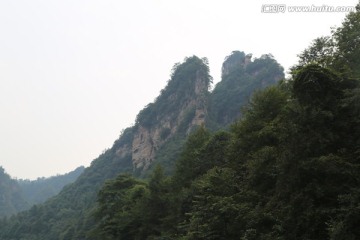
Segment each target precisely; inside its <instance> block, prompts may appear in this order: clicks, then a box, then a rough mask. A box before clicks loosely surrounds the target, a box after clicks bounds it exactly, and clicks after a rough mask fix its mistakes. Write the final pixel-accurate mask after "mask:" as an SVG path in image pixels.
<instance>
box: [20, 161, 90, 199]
mask: <svg viewBox="0 0 360 240" xmlns="http://www.w3.org/2000/svg"><path fill="white" fill-rule="evenodd" d="M84 169H85V168H84V167H83V166H81V167H78V168H76V169H75V170H73V171H71V172H69V173H66V174H63V175H57V176H53V177H49V178H44V177H42V178H38V179H36V180H33V181H31V180H22V179H20V180H17V182H18V185H19V187H20V190H21V192H22V194H23V196H24V198H25V199H26V201H27V202H28V203H29V205H30V206H32V205H35V204H39V203H43V202H45V201H46V200H47V199H49V198H50V197H52V196H55V195H56V194H58V193H59V192H60V191H61V189H62V188H63V187H64V186H65V185H67V184H69V183H72V182H74V181H75V180H76V179H77V178H78V177H79V176H80V174H81V173H82V172H83V171H84Z"/></svg>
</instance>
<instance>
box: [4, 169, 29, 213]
mask: <svg viewBox="0 0 360 240" xmlns="http://www.w3.org/2000/svg"><path fill="white" fill-rule="evenodd" d="M28 207H29V204H28V202H27V201H26V200H25V198H24V196H23V193H22V191H21V188H20V186H19V185H18V183H17V181H16V180H14V179H11V177H10V176H9V175H8V174H7V173H6V172H5V170H4V168H2V167H0V217H3V216H9V215H11V214H14V213H17V212H19V211H22V210H25V209H27V208H28Z"/></svg>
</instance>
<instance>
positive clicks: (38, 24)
mask: <svg viewBox="0 0 360 240" xmlns="http://www.w3.org/2000/svg"><path fill="white" fill-rule="evenodd" d="M245 2H246V3H245ZM339 2H341V4H339ZM268 3H274V1H267V0H256V1H240V0H234V1H233V0H222V1H220V0H134V1H130V0H129V1H121V0H75V1H74V0H32V1H29V0H2V1H0V34H1V35H0V166H3V167H4V168H5V170H6V171H7V172H8V173H9V174H10V175H11V176H13V177H17V178H30V179H34V178H36V177H41V176H50V175H55V174H58V173H59V174H60V173H65V172H69V171H71V170H73V169H75V168H76V167H78V166H80V165H85V166H88V165H89V163H90V162H91V161H92V160H93V159H95V158H96V157H97V156H98V155H99V154H100V153H101V152H102V151H103V150H104V149H105V148H108V147H111V145H112V143H113V142H114V140H116V139H117V138H118V136H119V134H120V132H121V130H122V129H124V128H126V127H128V126H130V125H131V124H133V122H134V120H135V116H136V114H137V113H138V111H139V110H141V109H142V108H143V107H144V106H145V105H146V104H148V103H149V102H151V101H153V100H154V98H155V97H156V96H157V95H158V94H159V92H160V90H161V89H162V88H163V87H164V86H165V85H166V82H167V80H168V79H169V74H170V71H171V68H172V66H173V65H174V63H176V62H181V61H182V60H183V59H184V57H186V56H191V55H194V54H195V55H198V56H199V57H208V59H209V62H210V68H211V75H212V76H213V77H214V82H218V81H219V80H220V69H221V64H222V62H223V60H224V58H225V57H226V56H227V55H229V54H230V53H231V51H233V50H242V51H245V52H246V53H253V55H254V56H255V57H257V56H260V55H261V54H264V53H272V54H273V55H274V56H275V58H276V59H277V60H278V61H279V62H280V64H282V65H283V66H284V67H285V69H288V67H289V66H291V65H293V64H294V63H295V62H296V59H297V58H296V55H297V54H298V53H300V52H301V51H302V50H303V49H304V48H305V47H307V46H308V45H309V44H310V42H311V40H313V39H314V38H316V37H319V36H323V35H328V34H329V33H330V27H332V26H339V25H340V24H341V21H342V19H343V18H344V16H345V13H290V12H288V11H286V12H285V13H278V14H275V13H262V12H261V8H262V5H263V4H268ZM275 3H277V4H286V5H287V6H290V5H301V6H306V5H310V6H311V5H316V6H321V5H323V4H326V5H330V6H339V5H341V6H355V5H356V3H357V1H356V0H343V1H332V0H323V1H321V0H312V1H304V0H302V1H298V0H291V1H289V0H288V1H285V0H282V1H281V0H278V1H275Z"/></svg>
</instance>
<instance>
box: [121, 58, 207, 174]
mask: <svg viewBox="0 0 360 240" xmlns="http://www.w3.org/2000/svg"><path fill="white" fill-rule="evenodd" d="M210 82H211V78H210V76H209V71H208V66H207V64H206V59H199V58H198V57H195V56H193V57H190V58H186V59H185V61H184V63H182V64H177V65H176V66H175V67H174V71H173V73H172V76H171V79H170V80H169V82H168V85H167V86H166V87H165V89H163V90H162V91H161V94H160V96H159V97H158V98H157V99H156V100H155V101H154V102H153V103H151V104H149V105H147V106H146V107H145V108H144V109H143V110H142V111H141V112H140V113H139V115H138V116H137V120H136V124H135V126H134V128H133V138H132V142H131V144H129V143H127V144H124V145H121V146H119V147H118V149H117V150H116V153H117V155H118V156H125V155H128V154H131V159H132V163H133V167H134V171H135V172H139V171H146V170H147V169H148V168H149V166H150V164H151V163H152V162H153V161H154V160H155V158H156V153H157V150H158V149H160V148H161V147H162V146H163V144H164V143H165V142H166V141H167V140H168V139H170V138H172V137H174V136H175V135H178V134H182V135H186V134H188V133H189V132H190V131H191V130H192V129H193V128H194V127H196V126H200V125H202V124H204V123H205V118H206V115H207V104H206V103H207V97H208V94H209V92H208V89H209V84H210Z"/></svg>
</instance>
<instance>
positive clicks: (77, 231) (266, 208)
mask: <svg viewBox="0 0 360 240" xmlns="http://www.w3.org/2000/svg"><path fill="white" fill-rule="evenodd" d="M359 10H360V9H359V6H358V7H357V11H356V12H354V13H350V14H349V15H348V17H347V18H346V20H345V22H344V24H343V26H341V27H340V28H338V29H336V30H335V31H334V33H333V35H332V36H331V37H325V38H320V39H318V40H316V41H315V42H314V45H313V46H311V47H310V49H308V50H306V51H305V52H304V53H303V54H302V55H301V56H300V63H299V65H298V66H296V67H294V68H293V72H292V77H291V78H290V79H288V80H287V81H282V82H280V83H278V84H277V85H276V86H273V87H269V88H266V89H265V90H264V91H258V92H256V93H255V94H254V96H253V98H252V99H251V100H250V101H249V100H248V99H249V96H250V95H251V93H252V92H253V91H254V90H255V89H257V88H264V87H266V86H267V85H269V84H271V83H274V82H276V81H277V80H279V79H281V78H282V77H283V70H282V68H281V67H279V65H278V64H277V63H276V61H275V60H274V59H273V57H272V56H271V55H264V56H262V57H260V58H259V59H255V60H254V61H250V56H249V55H247V56H246V55H245V54H244V53H242V52H233V53H232V55H231V56H229V57H227V59H226V64H225V65H224V68H223V80H222V81H221V82H220V83H219V84H218V85H217V86H216V87H215V89H214V91H213V92H212V93H211V96H209V98H208V100H209V102H208V103H206V104H209V106H210V107H209V108H208V114H209V116H210V120H209V122H207V123H206V124H207V126H211V127H212V129H217V128H220V127H224V126H226V125H228V124H229V123H231V122H232V121H233V120H234V119H236V118H237V117H238V116H240V115H239V112H240V106H243V105H244V103H245V102H246V103H247V102H249V105H248V107H246V108H245V109H244V112H243V118H242V119H241V120H238V121H237V122H236V123H234V124H233V125H232V126H231V127H230V129H229V130H228V131H219V132H216V133H211V132H209V130H207V129H205V127H200V128H199V129H197V130H195V131H194V132H193V133H192V134H191V135H190V136H189V137H188V138H187V140H186V141H185V136H186V134H188V130H189V128H187V127H188V124H187V123H186V122H187V121H191V117H188V118H186V117H184V116H187V115H189V116H193V109H190V108H189V109H188V112H187V114H185V115H183V117H184V119H187V120H186V121H184V122H185V123H184V126H185V127H184V128H183V131H182V132H181V133H179V134H175V135H174V136H172V137H171V138H169V137H168V136H169V135H168V130H166V129H164V132H163V133H162V134H161V135H162V138H163V139H166V143H165V144H164V145H162V147H161V148H160V149H159V152H158V153H159V154H160V155H159V156H158V158H157V159H158V160H159V161H160V162H161V163H165V164H164V165H165V167H166V169H165V170H163V169H162V168H161V167H156V168H152V169H153V172H152V173H151V174H150V176H149V178H148V179H146V180H139V179H136V178H134V177H133V176H130V175H124V174H122V175H119V174H120V173H124V172H128V173H131V172H132V164H131V153H129V154H127V155H126V156H124V155H121V154H118V153H117V150H118V149H121V148H126V147H129V146H131V142H132V139H133V133H134V130H136V128H137V127H139V126H142V127H152V126H155V125H156V124H159V122H158V120H159V118H161V117H164V116H166V117H167V118H169V119H173V118H175V117H176V116H175V115H176V110H175V111H172V110H171V109H174V108H175V109H178V108H180V107H182V106H184V105H186V104H187V103H188V102H187V101H188V100H189V99H192V98H191V96H193V95H194V91H195V88H193V87H194V86H193V85H192V84H193V82H194V81H193V80H194V79H196V78H198V77H204V80H205V83H206V84H209V83H210V81H211V78H210V76H209V75H208V67H207V64H208V63H207V60H206V59H199V58H197V57H191V58H188V59H186V60H185V63H186V64H185V63H182V64H177V65H175V66H174V69H173V72H172V75H171V81H169V83H168V85H167V87H166V88H165V89H164V90H163V91H162V92H161V94H160V96H159V97H158V99H157V101H156V102H154V103H153V104H150V105H149V106H148V107H146V108H145V109H144V110H143V111H142V112H140V113H139V115H138V117H137V120H136V125H135V126H134V127H133V128H129V129H126V130H125V131H124V132H123V133H122V137H121V138H120V139H119V140H117V141H116V142H115V143H114V146H113V147H112V148H111V149H109V150H107V151H105V152H104V153H103V154H102V155H100V156H99V158H97V159H96V160H94V161H93V163H92V165H91V166H90V167H89V168H87V169H86V170H85V171H84V173H83V174H82V175H81V176H80V177H79V178H78V179H77V181H76V182H75V183H73V184H71V185H68V186H66V187H65V188H64V189H63V190H62V192H61V193H60V194H59V195H58V196H56V197H54V198H52V199H50V200H48V201H47V202H46V203H45V204H42V205H39V206H34V207H33V208H31V210H29V211H26V212H23V213H20V214H19V215H17V216H15V217H11V218H8V219H2V220H1V222H0V239H4V240H7V239H27V240H32V239H36V240H42V239H55V240H56V239H66V240H72V239H74V240H75V239H76V240H82V239H152V240H155V239H158V240H159V239H163V240H164V239H182V240H184V239H229V240H230V239H242V240H250V239H252V240H255V239H256V240H270V239H271V240H272V239H278V240H286V239H299V240H302V239H304V240H305V239H319V240H320V239H321V240H322V239H331V240H335V239H340V240H341V239H350V240H351V239H360V232H359V228H358V224H359V220H360V218H359V213H360V212H359V207H360V206H359V201H360V157H359V153H360V140H359V139H360V138H359V136H360V127H359V126H360V105H359V102H360V101H359V99H360V97H359V93H360V90H359V80H358V79H357V78H358V77H359V69H360V68H359V59H360V58H359V52H358V46H359V44H358V36H359V34H358V33H359V24H358V23H359V21H358V19H359ZM239 63H240V64H239ZM186 79H191V80H192V81H186ZM356 79H357V80H356ZM204 94H205V95H206V94H208V93H204ZM183 96H190V97H189V98H187V97H185V98H183ZM184 99H186V100H184ZM205 99H207V98H205ZM167 102H170V103H169V104H168V103H167ZM240 102H241V104H240ZM204 104H205V103H204ZM177 113H178V112H177ZM173 114H174V115H173ZM177 126H178V125H177ZM159 129H160V128H159ZM184 141H185V143H184ZM183 143H184V144H183ZM175 158H177V159H178V161H177V164H176V167H175V170H174V175H172V176H170V177H166V174H165V173H167V174H168V173H171V171H169V170H168V169H167V168H168V167H170V166H171V161H173V160H174V159H175ZM3 175H4V174H3ZM0 176H1V175H0ZM116 176H117V177H116ZM4 179H5V178H4ZM108 179H113V180H110V181H107V180H108ZM4 182H5V180H4ZM1 183H2V182H0V184H1ZM97 193H99V194H98V195H97ZM3 196H6V195H3ZM96 197H97V199H98V201H97V202H96V200H95V199H96Z"/></svg>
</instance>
